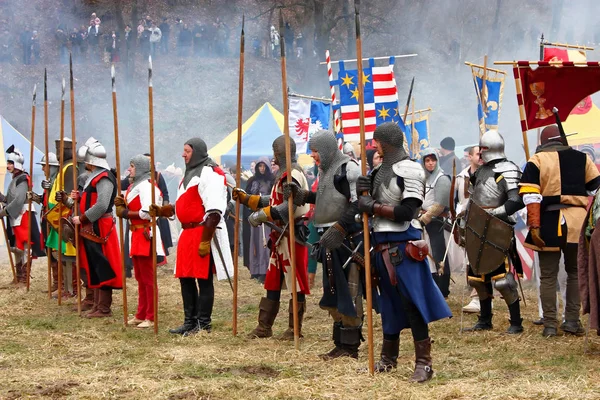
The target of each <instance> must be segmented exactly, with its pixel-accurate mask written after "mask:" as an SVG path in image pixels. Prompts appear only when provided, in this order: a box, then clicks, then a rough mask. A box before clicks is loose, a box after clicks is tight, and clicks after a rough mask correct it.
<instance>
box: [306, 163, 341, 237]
mask: <svg viewBox="0 0 600 400" xmlns="http://www.w3.org/2000/svg"><path fill="white" fill-rule="evenodd" d="M346 162H347V160H345V159H342V160H340V161H339V162H338V163H336V164H337V165H332V166H331V167H330V168H329V169H328V170H327V172H326V173H324V174H322V175H321V174H319V187H318V189H317V199H316V201H315V213H314V225H315V227H317V228H322V227H328V226H331V225H333V224H335V223H336V222H337V221H339V220H340V218H341V217H342V215H343V214H344V212H345V211H346V207H348V199H347V198H346V196H344V195H343V194H341V193H340V192H339V191H338V190H337V189H336V188H335V184H334V178H335V175H336V173H337V172H338V171H339V170H340V167H341V166H342V165H343V164H344V163H346Z"/></svg>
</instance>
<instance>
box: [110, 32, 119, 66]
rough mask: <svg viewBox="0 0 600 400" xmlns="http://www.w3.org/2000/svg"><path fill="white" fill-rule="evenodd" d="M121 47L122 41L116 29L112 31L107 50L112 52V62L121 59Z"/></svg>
mask: <svg viewBox="0 0 600 400" xmlns="http://www.w3.org/2000/svg"><path fill="white" fill-rule="evenodd" d="M120 47H121V41H120V40H119V35H118V34H117V33H116V32H115V31H112V34H111V39H110V44H109V45H108V46H107V50H108V52H109V54H110V62H119V61H121V56H120Z"/></svg>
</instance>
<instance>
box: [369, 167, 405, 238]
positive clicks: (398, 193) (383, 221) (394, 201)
mask: <svg viewBox="0 0 600 400" xmlns="http://www.w3.org/2000/svg"><path fill="white" fill-rule="evenodd" d="M397 178H398V177H397V176H396V174H392V178H391V179H390V181H389V184H388V186H387V187H386V186H385V185H379V186H378V187H376V188H375V192H374V194H373V199H375V200H377V201H378V202H380V203H383V204H388V205H392V206H397V205H400V202H401V201H402V189H401V188H400V187H399V186H398V179H397ZM409 225H410V221H404V222H395V221H392V220H389V219H387V218H384V217H381V216H379V215H375V216H374V217H373V231H374V232H404V231H405V230H407V229H408V227H409Z"/></svg>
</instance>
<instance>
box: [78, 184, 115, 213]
mask: <svg viewBox="0 0 600 400" xmlns="http://www.w3.org/2000/svg"><path fill="white" fill-rule="evenodd" d="M113 188H114V185H113V183H112V182H111V181H110V179H108V178H102V179H100V180H99V181H98V183H97V184H96V191H97V193H98V197H97V200H96V204H94V205H93V206H92V207H90V208H89V209H88V210H86V211H85V213H83V214H82V215H81V222H82V223H85V222H87V221H89V222H95V221H97V220H98V219H100V217H102V215H104V214H105V213H106V210H108V206H109V205H110V198H111V196H112V192H113Z"/></svg>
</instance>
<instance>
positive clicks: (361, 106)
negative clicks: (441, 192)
mask: <svg viewBox="0 0 600 400" xmlns="http://www.w3.org/2000/svg"><path fill="white" fill-rule="evenodd" d="M359 9H360V1H359V0H355V1H354V24H355V25H356V58H357V60H358V62H357V64H358V68H357V83H356V85H357V87H358V113H359V119H360V145H361V148H362V149H365V148H366V144H367V143H366V138H365V98H364V87H363V82H362V80H363V65H362V60H363V59H362V41H361V37H360V13H359ZM360 168H361V173H362V175H367V156H366V152H365V151H364V150H363V151H361V152H360ZM362 220H363V233H364V240H363V244H364V249H365V286H366V288H365V290H366V292H367V343H368V348H369V374H370V375H373V373H374V371H375V354H374V351H373V293H372V289H371V257H370V249H371V238H370V237H369V215H368V214H367V213H363V218H362Z"/></svg>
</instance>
